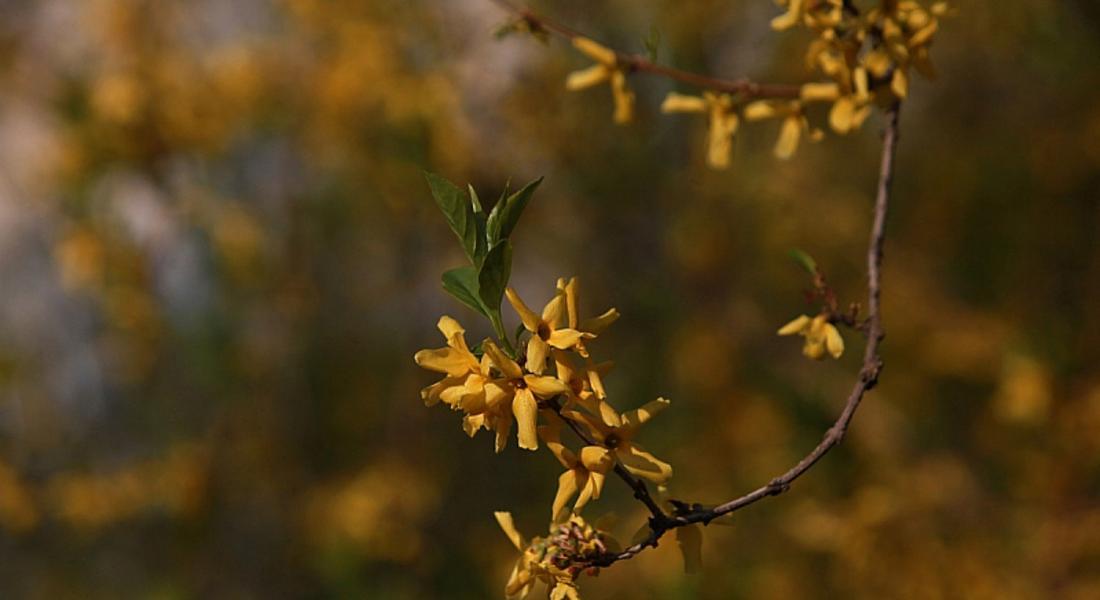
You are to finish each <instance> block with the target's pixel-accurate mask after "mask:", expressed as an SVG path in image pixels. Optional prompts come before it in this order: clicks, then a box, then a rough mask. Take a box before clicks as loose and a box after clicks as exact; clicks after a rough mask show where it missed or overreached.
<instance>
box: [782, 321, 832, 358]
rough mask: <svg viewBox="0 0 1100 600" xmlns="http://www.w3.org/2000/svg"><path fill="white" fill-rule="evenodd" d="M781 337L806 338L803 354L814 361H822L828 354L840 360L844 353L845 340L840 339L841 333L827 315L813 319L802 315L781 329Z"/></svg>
mask: <svg viewBox="0 0 1100 600" xmlns="http://www.w3.org/2000/svg"><path fill="white" fill-rule="evenodd" d="M778 333H779V335H794V334H798V335H801V336H803V337H804V338H806V342H805V344H804V345H803V346H802V354H804V355H806V356H807V357H808V358H812V359H814V360H821V359H822V358H824V357H825V353H826V352H828V353H829V354H830V355H831V356H832V357H833V358H840V355H841V354H843V353H844V338H842V337H840V331H838V330H837V328H836V325H833V324H832V323H830V322H829V319H828V318H827V317H826V316H825V315H817V316H816V317H813V318H812V319H811V318H810V317H808V316H806V315H801V316H799V317H798V318H796V319H795V320H793V321H791V322H790V323H787V324H786V325H784V326H783V327H780V328H779V332H778Z"/></svg>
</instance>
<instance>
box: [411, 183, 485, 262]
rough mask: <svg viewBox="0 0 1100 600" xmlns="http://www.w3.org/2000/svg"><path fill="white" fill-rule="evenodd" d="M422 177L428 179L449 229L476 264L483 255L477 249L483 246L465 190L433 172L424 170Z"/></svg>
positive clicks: (476, 220) (471, 260)
mask: <svg viewBox="0 0 1100 600" xmlns="http://www.w3.org/2000/svg"><path fill="white" fill-rule="evenodd" d="M424 177H425V178H426V179H427V180H428V187H430V188H431V190H432V197H433V198H435V203H436V204H438V205H439V209H440V210H442V211H443V216H444V217H445V218H446V219H447V224H448V225H450V226H451V231H453V232H455V235H456V236H458V241H459V242H460V243H461V244H462V249H463V250H464V251H466V256H468V257H470V262H472V263H474V264H478V262H479V260H480V259H481V258H482V257H483V255H479V254H478V250H479V248H483V246H482V245H481V244H479V243H478V226H477V222H478V219H477V216H476V215H475V214H474V210H473V207H472V205H471V203H470V202H469V201H468V200H467V199H466V194H465V192H463V191H462V190H461V189H459V188H458V187H457V186H456V185H455V184H453V183H451V182H450V181H447V180H446V179H444V178H442V177H440V176H439V175H436V174H435V173H428V172H425V173H424Z"/></svg>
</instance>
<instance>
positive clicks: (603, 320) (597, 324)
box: [577, 308, 619, 335]
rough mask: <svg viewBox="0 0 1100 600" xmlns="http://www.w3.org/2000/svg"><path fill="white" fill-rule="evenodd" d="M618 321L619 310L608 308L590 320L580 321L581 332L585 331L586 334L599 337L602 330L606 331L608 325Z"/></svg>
mask: <svg viewBox="0 0 1100 600" xmlns="http://www.w3.org/2000/svg"><path fill="white" fill-rule="evenodd" d="M618 320H619V310H618V309H616V308H609V309H607V311H606V312H605V313H603V314H602V315H600V316H598V317H592V318H591V319H585V320H583V321H581V324H580V327H578V328H577V329H580V330H581V331H587V332H588V333H594V334H597V335H599V334H600V333H602V332H603V330H604V329H607V327H608V326H609V325H611V324H612V323H614V322H615V321H618Z"/></svg>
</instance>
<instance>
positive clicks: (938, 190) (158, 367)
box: [0, 0, 1100, 598]
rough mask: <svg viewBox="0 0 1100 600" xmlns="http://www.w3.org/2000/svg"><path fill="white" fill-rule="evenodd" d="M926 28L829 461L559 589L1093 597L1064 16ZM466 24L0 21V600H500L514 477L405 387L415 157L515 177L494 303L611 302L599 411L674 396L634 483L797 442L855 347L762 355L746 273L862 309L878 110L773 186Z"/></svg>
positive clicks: (1096, 537)
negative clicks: (876, 304) (853, 384)
mask: <svg viewBox="0 0 1100 600" xmlns="http://www.w3.org/2000/svg"><path fill="white" fill-rule="evenodd" d="M539 6H540V8H542V9H545V10H546V11H547V12H549V13H551V14H553V15H555V16H556V17H558V18H560V19H561V20H563V21H566V22H569V23H571V24H572V25H574V26H575V27H577V28H579V29H581V30H583V31H584V32H586V33H588V34H590V35H591V36H592V37H594V38H596V39H599V40H602V41H606V42H609V43H614V44H615V45H616V46H618V47H621V48H624V49H628V50H635V51H644V50H645V46H646V42H645V40H644V39H643V38H647V39H651V40H652V39H653V36H651V35H650V32H651V31H652V30H653V29H654V27H655V28H656V29H657V30H658V31H659V32H660V36H659V40H660V43H659V47H658V48H657V49H656V50H657V53H658V55H659V57H660V59H661V60H663V61H668V62H671V63H675V64H676V65H678V66H682V67H685V68H690V69H695V70H698V71H702V72H708V73H713V74H719V75H727V76H732V77H736V76H739V75H742V74H744V75H750V76H752V77H754V78H757V79H762V80H768V81H780V82H796V81H801V80H802V78H803V75H804V72H803V70H802V63H801V57H800V53H801V51H802V48H803V44H804V42H805V40H804V39H800V38H799V37H798V35H799V34H797V33H791V34H783V35H777V34H774V33H772V32H771V31H770V29H769V28H768V21H769V20H770V19H771V17H773V16H774V15H775V13H776V10H775V7H774V6H773V5H772V4H771V3H768V2H765V1H764V0H738V1H723V2H719V1H715V0H692V1H690V2H680V1H673V0H652V1H648V2H636V1H635V2H627V1H626V0H614V1H610V2H604V3H589V2H582V1H580V0H563V1H558V2H542V3H540V4H539ZM959 9H960V13H959V16H958V17H956V18H954V19H952V20H951V22H950V23H949V24H948V25H946V26H945V27H944V30H943V31H941V33H940V35H939V39H938V40H937V45H936V47H935V49H934V55H935V58H936V63H937V65H938V66H939V67H940V70H941V77H940V80H939V81H938V82H936V83H935V84H928V83H925V82H919V81H915V82H914V84H913V86H912V89H911V94H910V95H911V100H910V101H909V102H907V103H906V105H905V108H904V110H903V114H902V141H901V150H900V154H899V159H898V171H897V179H896V182H895V190H896V196H895V197H896V200H895V202H894V213H893V215H892V220H891V222H890V227H889V240H888V246H887V256H886V266H885V275H884V280H885V298H884V307H883V311H884V319H885V325H886V328H887V331H888V337H887V339H886V342H885V346H884V353H885V356H884V358H885V361H886V364H887V367H886V370H885V372H884V374H883V380H882V383H881V385H880V387H879V388H878V389H877V390H876V391H875V392H874V393H873V395H872V396H870V397H869V399H868V401H867V403H866V404H865V405H864V407H863V408H861V411H860V414H859V415H858V416H857V418H856V420H855V422H854V424H853V428H852V430H851V433H850V437H849V438H848V440H847V441H846V442H845V444H844V446H842V447H841V448H840V449H839V450H838V451H837V452H836V453H835V454H831V455H830V456H829V457H828V458H827V460H826V461H825V462H824V463H823V464H822V465H820V466H819V467H818V468H817V470H815V472H813V473H811V474H809V475H808V476H807V477H806V478H805V479H804V480H800V481H799V482H798V484H797V485H796V486H795V489H794V490H793V491H792V493H790V494H788V495H785V496H783V497H782V498H779V499H776V500H774V501H769V502H765V503H762V504H761V505H759V506H757V507H754V508H753V509H751V510H748V511H745V512H744V513H739V514H738V515H737V516H736V518H735V519H734V520H733V521H732V524H733V526H732V527H729V528H717V527H711V528H708V530H707V531H706V537H705V543H704V561H705V562H704V570H703V572H702V573H701V574H699V575H695V576H685V575H684V574H683V573H682V571H681V568H680V561H679V558H678V556H677V554H676V552H675V549H674V548H673V547H671V546H672V544H664V545H662V548H660V549H659V550H657V551H654V552H651V553H647V554H645V555H643V556H641V557H639V558H637V559H635V560H632V561H629V562H628V563H624V564H621V565H618V566H616V568H614V569H611V570H608V571H607V572H606V573H605V574H603V575H602V576H601V577H600V578H599V579H597V580H593V581H591V582H590V583H589V584H588V586H587V588H586V591H587V593H588V594H590V595H591V597H593V598H601V597H603V598H647V597H651V598H729V597H763V598H791V597H823V598H824V597H837V596H840V597H867V598H878V597H917V598H936V597H988V598H1005V597H1022V598H1023V597H1054V596H1057V597H1067V598H1074V597H1076V598H1087V597H1096V596H1097V595H1100V575H1098V573H1100V436H1097V432H1098V431H1100V370H1098V369H1097V368H1096V366H1095V365H1096V364H1097V362H1098V360H1100V350H1098V349H1100V311H1097V310H1096V307H1098V306H1100V236H1098V235H1097V231H1098V230H1100V196H1098V195H1097V193H1096V189H1098V187H1100V103H1098V101H1097V98H1096V94H1095V90H1096V89H1098V88H1100V70H1098V69H1097V68H1096V65H1095V64H1094V63H1095V60H1094V57H1095V56H1096V55H1097V54H1098V52H1100V44H1098V42H1097V40H1098V39H1100V35H1098V34H1100V20H1098V15H1097V13H1096V9H1095V8H1094V7H1093V3H1091V2H1087V1H1085V0H1080V1H1079V2H1058V3H1051V2H1040V1H1039V0H1022V1H1019V2H997V1H994V0H975V1H974V2H967V3H960V4H959ZM502 21H503V15H502V14H501V13H500V12H499V11H498V10H497V9H495V8H494V7H493V6H491V5H490V4H489V3H488V2H484V1H482V0H462V1H454V2H431V1H428V0H412V1H399V0H342V1H337V0H239V1H235V2H220V1H215V0H199V1H187V2H184V1H181V0H89V1H86V2H76V1H73V0H43V1H30V0H11V1H8V2H4V3H2V4H0V293H2V298H3V301H2V302H0V529H2V532H3V533H2V534H0V558H2V560H0V595H2V596H4V597H32V598H33V597H42V598H54V597H105V598H106V597H120V596H122V597H132V596H139V597H143V596H149V597H167V598H176V597H179V598H188V597H283V596H289V597H301V596H365V597H380V598H382V597H384V598H428V597H455V598H485V597H496V596H497V595H499V594H500V589H499V588H500V582H501V581H503V580H504V578H505V575H506V573H507V570H508V569H509V568H510V565H511V560H512V548H511V546H510V544H509V543H508V542H507V540H506V539H505V538H504V537H503V536H502V535H501V534H500V532H499V531H498V530H497V528H496V524H495V523H494V521H493V518H492V513H491V510H492V508H507V509H509V510H511V511H513V513H514V514H515V515H516V518H517V521H518V524H519V526H520V528H521V529H523V530H525V531H528V532H536V531H537V527H539V524H540V523H542V522H543V521H544V520H545V515H544V512H545V506H546V504H547V502H548V501H549V499H550V498H551V497H552V494H553V478H554V476H555V475H556V473H557V470H558V465H557V464H556V463H554V461H553V460H551V459H550V458H549V457H548V456H547V457H546V460H544V461H542V463H543V464H539V465H537V466H532V461H531V460H521V459H520V458H518V457H517V456H516V454H517V453H518V452H519V450H515V449H514V448H513V449H510V450H509V451H508V452H505V453H504V454H502V455H499V456H497V455H494V454H493V452H492V448H491V447H489V445H488V444H469V443H467V442H466V440H465V435H464V434H463V433H462V431H461V430H460V429H459V427H458V426H457V425H456V424H455V422H454V420H453V419H452V418H451V415H448V414H446V411H435V410H425V409H424V407H423V406H422V405H421V403H420V400H419V397H418V393H417V392H418V389H419V388H420V387H422V386H423V385H425V384H426V383H427V382H428V381H427V378H426V376H425V374H424V373H422V372H421V371H420V370H419V369H417V368H416V367H415V365H414V364H413V363H412V360H411V357H412V354H413V352H414V351H415V350H416V349H418V348H421V347H424V346H426V345H431V344H434V343H435V342H436V339H437V338H436V336H437V333H436V332H435V329H434V323H435V319H436V316H437V315H438V314H440V313H444V312H446V313H450V314H452V315H454V316H456V317H459V318H462V319H463V321H464V322H470V323H473V322H475V321H474V319H473V318H471V317H472V315H473V313H472V312H471V311H469V310H468V309H466V308H465V307H463V306H461V305H459V304H458V303H455V302H453V301H452V300H451V299H449V298H448V297H447V296H446V295H445V294H443V293H442V291H441V290H440V288H439V282H438V281H439V280H438V274H439V273H440V272H442V271H444V270H446V269H449V268H454V267H458V266H461V265H462V264H464V261H465V257H464V256H463V255H462V254H461V252H459V251H458V249H457V246H456V245H455V244H454V238H453V234H452V233H451V232H450V231H449V230H448V229H447V227H446V225H445V224H443V223H442V222H441V221H440V219H439V218H438V214H437V213H436V210H437V209H436V207H435V206H433V203H432V200H431V197H430V195H429V193H428V190H427V186H426V185H425V183H424V180H423V177H422V175H421V170H422V169H425V168H427V169H430V170H432V171H436V172H439V173H443V174H445V175H446V176H447V177H448V178H449V179H451V180H455V181H469V182H471V183H472V184H473V185H474V186H475V187H476V188H477V189H478V190H479V191H480V192H481V193H482V198H483V200H486V199H489V198H496V197H497V196H498V195H499V193H500V192H501V191H502V190H503V188H504V184H505V181H506V179H508V178H509V177H511V178H512V181H513V183H516V182H522V181H529V180H531V179H534V178H535V177H537V176H539V175H545V176H546V180H545V181H544V183H543V184H542V187H541V188H540V191H539V194H538V196H537V197H536V199H535V200H534V201H532V203H531V205H530V206H529V207H528V209H527V211H526V216H525V218H524V222H523V223H522V224H520V226H519V227H518V228H517V229H516V231H515V232H514V233H513V235H512V238H513V243H514V245H515V254H514V262H513V266H512V272H513V277H512V281H513V284H514V285H516V286H517V288H519V290H520V292H521V293H522V294H524V296H525V297H530V298H532V301H533V302H535V303H538V299H539V298H541V297H548V296H549V294H550V292H551V290H549V289H545V285H546V282H549V281H553V279H554V278H555V277H557V276H559V275H571V274H576V275H578V276H580V278H581V279H582V280H583V282H584V286H585V292H586V293H585V295H586V302H591V303H592V304H591V306H589V309H590V310H591V309H592V308H593V307H599V308H602V307H605V306H609V305H615V306H617V307H618V308H619V310H620V311H621V312H622V313H623V318H622V319H621V320H620V321H619V322H618V323H617V325H616V327H615V328H614V329H612V330H610V331H609V332H608V334H607V336H606V340H605V341H604V343H605V344H606V345H607V346H608V347H614V348H616V351H615V355H616V358H617V360H618V366H617V368H616V371H615V372H614V373H613V374H612V376H611V377H610V378H609V379H608V385H609V393H610V394H611V395H612V396H613V397H614V398H617V399H621V401H622V403H623V404H624V405H626V406H629V405H638V404H641V403H642V402H643V401H644V400H646V399H651V398H653V397H656V396H658V395H663V396H667V397H670V398H673V399H674V401H675V405H674V406H675V409H674V410H670V411H667V412H666V413H665V414H664V415H662V427H661V428H660V429H656V428H655V429H654V430H653V431H650V432H647V435H648V436H649V437H647V443H648V445H649V447H650V448H651V449H652V450H653V451H654V452H656V453H659V454H660V455H661V456H662V457H664V458H667V459H668V460H669V461H670V462H672V463H673V464H676V465H677V466H678V471H677V487H675V488H674V489H673V493H674V495H677V496H682V497H685V498H690V499H693V500H696V499H697V500H701V501H707V500H714V501H720V500H724V499H727V498H729V497H732V496H734V495H736V494H738V493H740V492H743V491H745V490H747V489H749V488H751V487H755V486H756V485H759V484H761V483H763V482H765V481H767V479H769V478H770V477H772V476H774V475H775V474H776V473H778V472H780V471H781V470H783V469H785V468H786V467H787V466H789V464H791V463H792V462H793V461H794V460H795V459H797V457H799V456H800V455H801V454H802V453H803V452H804V451H805V450H806V449H807V448H809V447H811V446H812V445H813V444H814V443H816V441H817V440H818V439H819V437H820V435H821V434H822V433H823V431H824V429H825V427H827V425H828V423H829V422H831V420H832V417H833V414H834V413H835V411H836V410H837V409H838V407H839V403H840V402H841V399H842V396H843V392H844V390H846V387H847V385H848V384H849V382H850V379H851V374H852V373H853V372H854V371H855V370H856V368H857V363H858V358H857V357H855V356H846V357H844V359H842V360H841V361H839V362H837V363H835V364H834V363H831V362H830V363H827V364H820V365H819V364H807V363H806V361H804V360H802V358H801V356H800V355H799V352H798V349H797V348H796V347H794V346H793V345H792V343H790V341H789V340H785V339H781V338H777V337H775V336H774V330H775V328H776V327H777V326H778V325H779V324H781V323H783V322H785V320H786V319H788V318H789V316H790V315H791V314H797V313H798V312H800V311H802V310H803V308H804V306H803V302H802V301H801V300H800V298H801V290H802V288H803V287H805V285H806V282H805V276H804V273H803V272H802V270H801V269H800V268H799V267H797V265H794V264H792V263H791V261H790V260H789V259H788V258H787V257H786V252H787V251H788V249H789V248H791V247H799V248H803V249H805V250H806V251H807V252H809V253H810V254H812V255H813V256H814V257H815V259H816V260H817V262H818V264H819V265H820V266H821V267H822V268H823V269H824V270H825V271H826V273H827V274H828V276H829V280H830V282H831V283H832V284H833V285H834V286H835V287H836V288H837V289H838V290H840V292H841V294H842V295H843V294H844V293H845V292H847V293H848V294H849V295H851V296H854V295H856V294H858V293H859V292H860V290H862V288H863V276H862V256H863V248H864V247H865V243H866V234H865V232H866V230H867V225H868V219H869V217H870V198H871V191H872V189H873V182H874V177H875V164H876V157H877V150H878V145H879V144H878V139H877V136H876V135H875V132H876V131H877V129H878V124H877V123H875V122H872V123H870V124H869V125H868V126H867V127H865V128H864V130H863V131H862V132H860V133H858V134H856V135H853V136H850V137H836V136H829V137H828V138H827V139H826V140H825V141H823V142H822V143H820V144H816V145H807V146H805V147H804V148H802V149H801V150H800V152H799V154H798V155H797V156H796V157H795V159H794V160H792V161H790V162H785V163H784V162H777V161H775V160H774V159H773V158H772V157H771V154H770V151H769V150H770V147H771V144H772V142H773V140H774V133H775V132H774V131H770V130H767V128H766V127H760V128H753V129H748V130H746V131H745V132H744V133H743V135H740V136H739V138H738V139H737V141H736V149H735V155H734V158H733V164H732V167H731V169H729V170H728V171H725V172H713V171H710V170H708V169H707V168H706V167H705V166H704V164H703V162H704V161H703V158H704V152H705V148H704V145H703V144H702V143H701V141H700V140H701V139H702V136H703V127H704V125H703V124H701V123H696V122H693V121H689V120H680V119H670V118H668V117H664V116H661V115H659V114H658V112H657V107H658V105H659V103H660V100H661V98H663V97H664V95H665V93H666V92H668V91H670V90H671V89H672V87H671V86H670V84H668V83H667V82H664V81H661V80H655V79H646V78H642V77H638V78H636V81H632V85H633V86H634V87H635V89H636V90H637V93H638V107H639V108H638V115H637V117H638V118H637V122H636V123H634V124H632V125H630V126H627V127H619V126H615V125H613V124H612V123H611V122H610V120H609V118H608V104H609V102H610V99H609V95H608V93H607V91H606V90H593V91H591V92H586V93H585V94H584V95H578V94H570V93H567V92H565V91H564V89H563V81H564V77H565V75H566V74H567V73H568V72H570V71H571V70H574V69H577V68H579V67H581V66H583V65H584V64H586V61H585V59H584V58H583V57H580V56H578V55H576V54H574V53H573V52H572V51H571V50H570V49H569V48H567V47H566V46H565V45H563V44H555V43H552V44H550V45H549V46H542V45H540V44H538V43H537V42H535V41H532V40H530V39H524V38H522V37H518V36H513V37H510V38H508V39H505V40H503V41H499V42H498V41H494V40H493V36H492V31H493V30H494V28H495V26H496V25H498V24H499V23H501V22H502ZM817 118H819V119H821V118H823V115H817ZM754 129H755V130H754ZM514 187H515V186H514ZM505 325H506V327H508V328H509V329H510V328H512V327H514V326H515V322H514V320H513V321H511V322H507V317H506V323H505ZM487 333H489V332H488V331H481V332H472V334H474V339H477V338H478V337H480V336H482V335H485V334H487ZM523 458H528V457H523ZM536 462H537V461H536ZM689 465H690V466H689ZM487 502H488V503H490V504H494V503H495V504H496V506H492V507H487V506H486V504H487ZM601 505H602V506H601V508H602V507H603V506H607V507H613V508H615V509H616V510H617V511H618V512H619V517H620V521H621V522H622V525H621V526H620V528H621V529H622V530H623V531H622V532H620V533H623V532H625V535H627V536H628V535H629V533H630V532H631V531H632V530H633V528H634V527H635V526H636V523H640V522H641V520H642V515H641V513H639V509H638V507H637V506H635V505H634V504H633V503H632V502H631V501H630V498H629V497H628V495H627V494H626V493H625V492H624V491H623V490H622V489H621V488H618V487H617V486H616V485H614V484H609V485H608V490H607V498H606V499H605V500H604V501H603V502H602V503H601ZM665 546H669V547H665Z"/></svg>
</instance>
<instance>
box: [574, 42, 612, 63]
mask: <svg viewBox="0 0 1100 600" xmlns="http://www.w3.org/2000/svg"><path fill="white" fill-rule="evenodd" d="M573 47H574V48H576V49H577V50H580V51H581V52H583V53H585V54H587V55H588V57H589V58H591V59H592V60H594V61H596V62H598V63H603V64H605V65H608V66H610V65H613V64H615V61H616V60H617V59H616V57H615V51H614V50H612V49H611V48H607V47H605V46H603V45H601V44H598V43H596V42H594V41H592V40H590V39H588V38H586V37H583V36H579V35H578V36H575V37H574V38H573Z"/></svg>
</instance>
